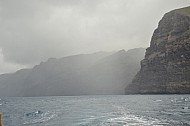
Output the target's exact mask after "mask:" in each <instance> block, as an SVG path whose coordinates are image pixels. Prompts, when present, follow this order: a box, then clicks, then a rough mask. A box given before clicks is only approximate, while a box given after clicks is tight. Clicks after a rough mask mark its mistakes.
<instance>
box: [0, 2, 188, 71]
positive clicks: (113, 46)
mask: <svg viewBox="0 0 190 126" xmlns="http://www.w3.org/2000/svg"><path fill="white" fill-rule="evenodd" d="M188 5H190V1H189V0H167V1H166V0H51V1H50V0H0V27H1V29H0V73H7V72H14V71H16V70H18V69H20V68H24V67H31V66H33V65H35V64H38V63H39V62H41V61H44V60H47V59H48V58H50V57H56V58H59V57H64V56H68V55H73V54H80V53H92V52H98V51H114V50H120V49H125V50H128V49H132V48H137V47H148V46H149V42H150V39H151V35H152V33H153V31H154V29H155V28H156V27H157V23H158V21H159V20H160V19H161V17H162V16H163V14H164V13H166V12H168V11H170V10H173V9H176V8H180V7H184V6H188Z"/></svg>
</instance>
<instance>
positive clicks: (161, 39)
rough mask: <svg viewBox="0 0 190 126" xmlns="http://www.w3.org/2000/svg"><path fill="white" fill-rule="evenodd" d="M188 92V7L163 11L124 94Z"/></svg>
mask: <svg viewBox="0 0 190 126" xmlns="http://www.w3.org/2000/svg"><path fill="white" fill-rule="evenodd" d="M174 93H177V94H178V93H190V7H186V8H182V9H177V10H173V11H171V12H169V13H166V14H165V15H164V17H163V18H162V20H161V21H160V22H159V25H158V28H157V29H156V30H155V31H154V33H153V36H152V39H151V43H150V47H149V48H147V49H146V54H145V58H144V60H142V61H141V70H140V71H139V72H138V73H137V75H136V76H135V78H134V79H133V81H132V83H131V84H129V85H128V86H127V87H126V94H174Z"/></svg>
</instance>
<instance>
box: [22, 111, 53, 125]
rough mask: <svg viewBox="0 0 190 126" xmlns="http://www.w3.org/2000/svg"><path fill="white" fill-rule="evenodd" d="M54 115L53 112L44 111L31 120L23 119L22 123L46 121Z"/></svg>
mask: <svg viewBox="0 0 190 126" xmlns="http://www.w3.org/2000/svg"><path fill="white" fill-rule="evenodd" d="M55 116H56V114H53V113H50V112H45V113H42V114H41V115H40V116H39V118H37V119H32V120H28V121H25V122H24V123H23V125H29V124H37V123H43V122H46V121H48V120H50V119H53V118H54V117H55Z"/></svg>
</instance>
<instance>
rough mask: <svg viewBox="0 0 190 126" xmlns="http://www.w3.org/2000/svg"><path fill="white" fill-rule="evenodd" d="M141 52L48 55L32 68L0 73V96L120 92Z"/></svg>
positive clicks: (136, 66)
mask: <svg viewBox="0 0 190 126" xmlns="http://www.w3.org/2000/svg"><path fill="white" fill-rule="evenodd" d="M144 52H145V49H142V48H138V49H132V50H129V51H127V52H126V51H125V50H121V51H118V52H116V53H106V52H99V53H94V54H82V55H76V56H70V57H64V58H61V59H54V58H51V59H49V60H48V61H47V62H42V63H41V64H40V65H37V66H35V67H34V68H32V69H23V70H19V71H17V72H16V73H12V74H5V75H1V76H0V96H49V95H90V94H91V95H95V94H124V92H125V91H124V89H125V82H127V83H129V82H130V81H131V80H132V78H133V77H134V75H135V74H136V72H137V71H139V69H140V64H139V62H140V60H142V59H143V57H144V56H143V55H144ZM126 76H127V77H126Z"/></svg>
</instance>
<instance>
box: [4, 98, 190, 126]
mask: <svg viewBox="0 0 190 126" xmlns="http://www.w3.org/2000/svg"><path fill="white" fill-rule="evenodd" d="M0 111H1V112H3V117H2V121H3V126H190V95H108V96H106V95H105V96H102V95H97V96H51V97H2V98H0Z"/></svg>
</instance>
